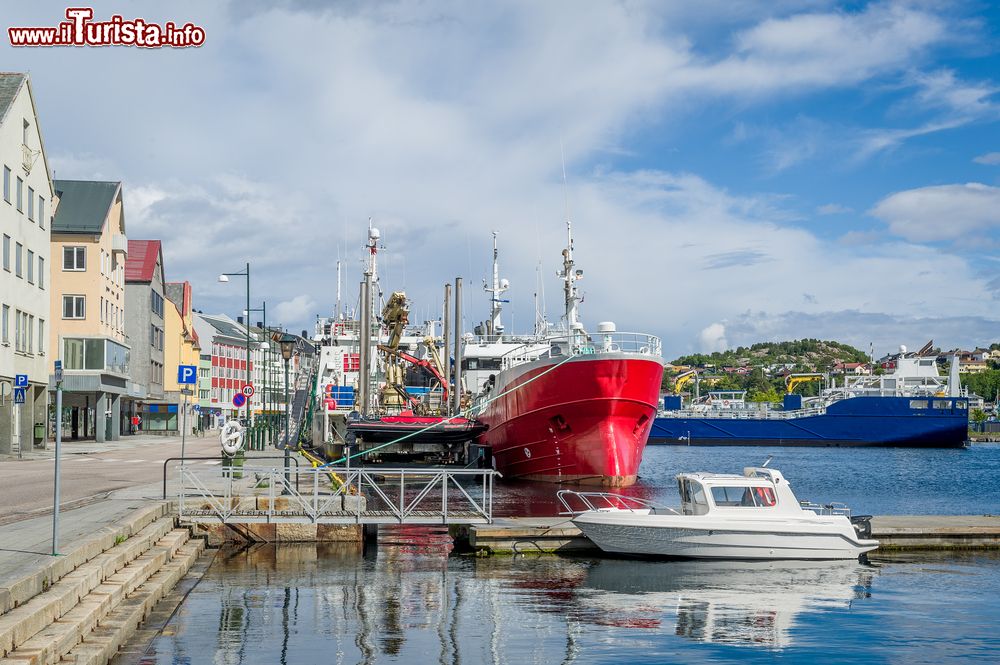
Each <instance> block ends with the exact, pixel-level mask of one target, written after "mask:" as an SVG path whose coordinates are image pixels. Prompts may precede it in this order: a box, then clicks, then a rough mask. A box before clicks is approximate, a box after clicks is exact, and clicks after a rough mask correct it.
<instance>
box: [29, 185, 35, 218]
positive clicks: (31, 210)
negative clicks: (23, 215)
mask: <svg viewBox="0 0 1000 665" xmlns="http://www.w3.org/2000/svg"><path fill="white" fill-rule="evenodd" d="M28 220H29V221H32V222H33V221H35V188H34V187H29V188H28Z"/></svg>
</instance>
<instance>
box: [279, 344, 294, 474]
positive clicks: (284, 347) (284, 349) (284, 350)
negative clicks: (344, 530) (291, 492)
mask: <svg viewBox="0 0 1000 665" xmlns="http://www.w3.org/2000/svg"><path fill="white" fill-rule="evenodd" d="M295 342H296V339H295V337H294V336H293V335H289V334H287V333H285V334H283V335H282V336H281V340H280V341H279V342H278V344H280V345H281V358H282V360H284V361H285V489H283V490H282V494H284V493H286V492H288V467H289V466H290V464H289V462H290V454H291V453H290V452H289V450H288V413H289V411H290V410H291V409H290V408H289V407H290V405H289V399H288V361H289V360H291V359H292V353H293V352H294V351H295Z"/></svg>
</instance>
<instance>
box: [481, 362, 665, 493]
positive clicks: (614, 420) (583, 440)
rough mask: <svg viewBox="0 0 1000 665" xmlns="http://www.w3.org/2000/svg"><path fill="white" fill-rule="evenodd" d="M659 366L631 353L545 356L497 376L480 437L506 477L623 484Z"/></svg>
mask: <svg viewBox="0 0 1000 665" xmlns="http://www.w3.org/2000/svg"><path fill="white" fill-rule="evenodd" d="M662 374H663V367H662V365H661V364H660V362H659V361H658V359H656V358H653V357H650V356H641V355H631V354H622V353H618V354H612V353H608V354H592V355H586V356H578V357H575V358H572V359H570V360H566V359H565V358H562V359H560V358H547V359H543V360H537V361H534V362H531V363H526V364H524V365H519V366H517V367H514V368H512V369H509V370H505V371H504V372H501V373H500V374H499V375H498V376H497V381H496V387H495V388H494V389H493V391H492V394H493V395H497V397H496V398H495V399H494V400H493V401H491V402H489V403H488V404H487V405H486V406H485V407H484V410H483V412H482V413H481V415H480V416H479V419H480V420H481V421H482V422H484V423H486V425H487V426H488V429H487V430H486V432H485V433H484V434H483V435H482V437H481V438H480V442H481V444H482V445H485V446H488V447H489V448H490V449H491V451H492V454H493V460H494V465H495V467H496V469H497V470H498V471H500V472H501V473H502V474H503V475H504V476H505V477H507V478H523V479H528V480H540V481H545V482H562V483H581V484H591V485H604V486H609V487H625V486H628V485H631V484H633V483H634V482H635V480H636V475H637V473H638V469H639V463H640V462H641V461H642V453H643V450H644V449H645V446H646V441H647V439H648V437H649V431H650V428H651V427H652V423H653V417H654V416H655V414H656V404H657V396H658V392H659V387H660V382H661V379H662Z"/></svg>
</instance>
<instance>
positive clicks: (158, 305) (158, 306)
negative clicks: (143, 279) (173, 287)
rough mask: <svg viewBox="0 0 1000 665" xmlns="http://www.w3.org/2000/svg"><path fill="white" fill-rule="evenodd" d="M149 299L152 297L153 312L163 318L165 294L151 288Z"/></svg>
mask: <svg viewBox="0 0 1000 665" xmlns="http://www.w3.org/2000/svg"><path fill="white" fill-rule="evenodd" d="M149 299H150V304H151V306H152V309H153V313H154V314H157V315H159V317H160V318H161V319H162V318H163V296H161V295H160V294H159V293H157V292H156V291H152V290H150V292H149Z"/></svg>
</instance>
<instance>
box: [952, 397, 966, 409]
mask: <svg viewBox="0 0 1000 665" xmlns="http://www.w3.org/2000/svg"><path fill="white" fill-rule="evenodd" d="M968 407H969V404H968V402H965V401H964V400H960V399H959V400H955V408H956V409H967V408H968Z"/></svg>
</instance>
